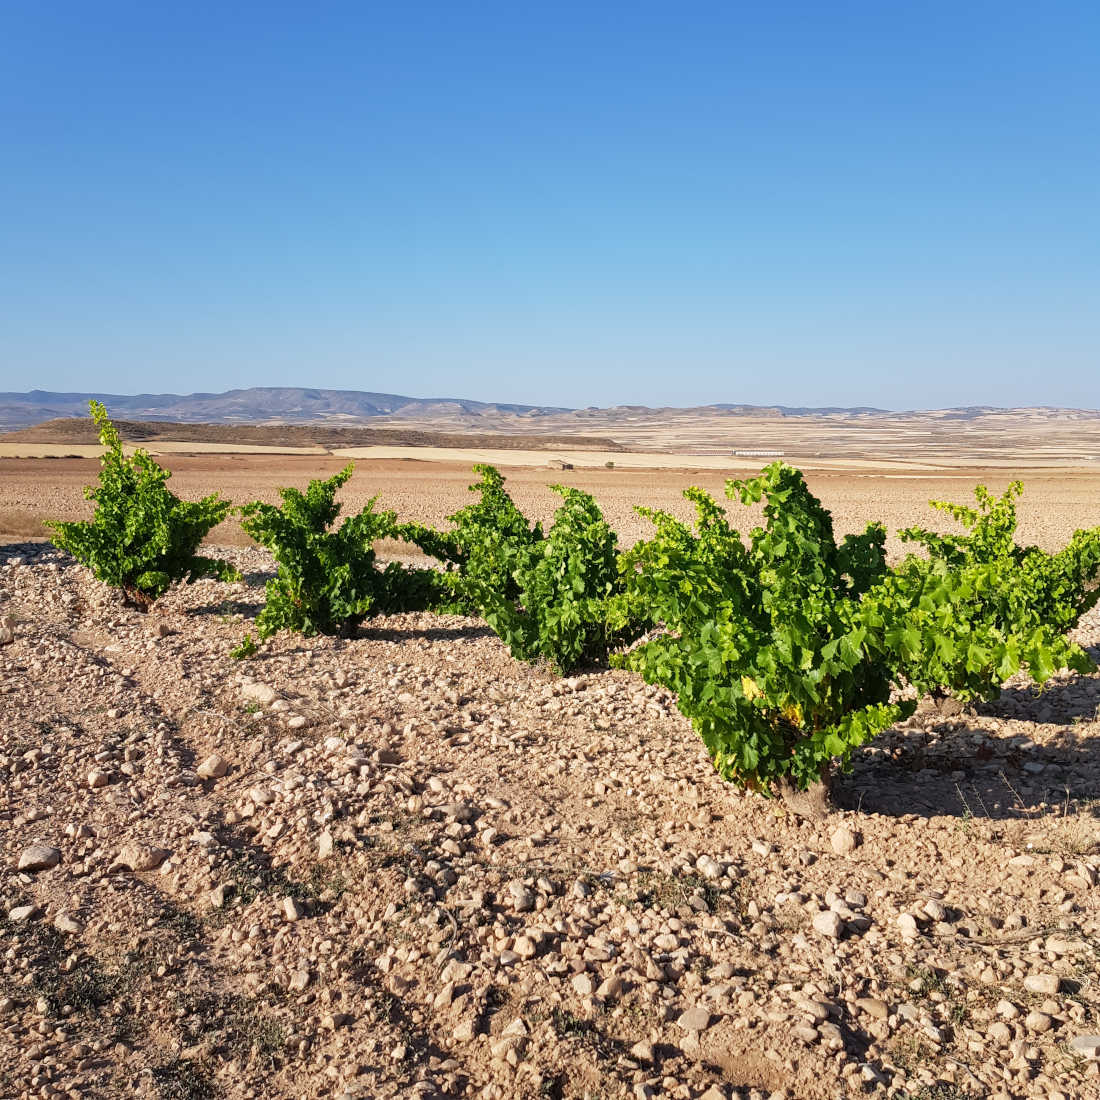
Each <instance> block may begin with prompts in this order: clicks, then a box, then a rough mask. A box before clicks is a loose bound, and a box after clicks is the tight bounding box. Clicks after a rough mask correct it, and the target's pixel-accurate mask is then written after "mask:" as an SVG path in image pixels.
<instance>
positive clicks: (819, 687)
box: [614, 463, 1097, 794]
mask: <svg viewBox="0 0 1100 1100" xmlns="http://www.w3.org/2000/svg"><path fill="white" fill-rule="evenodd" d="M726 491H727V495H728V496H730V497H731V498H735V499H739V500H740V501H741V502H742V503H745V504H749V503H754V502H756V501H758V500H760V499H761V498H763V499H764V500H765V502H766V503H765V506H764V515H765V521H766V522H765V525H764V526H763V527H758V528H756V529H755V530H754V531H753V532H752V534H751V537H750V539H749V543H748V545H747V546H746V545H745V544H744V543H743V542H742V540H741V537H740V535H739V534H738V533H737V531H735V530H734V529H733V528H731V527H730V526H729V524H728V521H727V520H726V517H725V514H724V512H723V511H722V509H721V508H720V507H719V505H718V504H717V503H716V502H715V501H714V500H713V499H712V498H711V497H709V496H708V495H707V494H706V493H704V492H702V491H701V490H699V489H690V490H688V492H687V494H685V495H687V496H688V497H689V498H690V499H691V500H693V501H694V503H695V505H696V510H697V513H698V518H697V521H696V524H695V529H694V530H692V529H691V528H688V527H687V526H686V525H684V524H682V523H680V521H678V520H677V519H675V518H674V517H672V516H670V515H667V514H665V513H661V512H648V511H645V510H642V511H643V514H645V515H648V516H650V518H651V519H653V521H654V523H655V525H656V528H657V532H656V536H655V537H654V538H653V539H651V540H649V541H646V542H642V543H639V544H638V545H636V546H635V547H634V548H633V549H632V550H630V551H629V552H628V553H626V554H625V555H623V559H622V569H623V573H624V576H625V578H626V581H627V593H626V596H625V597H624V598H623V600H622V602H621V604H620V606H622V607H624V608H626V609H628V610H630V611H632V612H634V613H638V612H639V611H641V610H642V609H648V610H649V614H650V617H651V620H652V621H653V622H655V623H660V624H661V625H663V627H664V628H665V631H666V633H663V634H662V635H660V636H658V637H657V638H655V639H653V640H651V641H649V642H647V643H646V644H645V645H642V646H640V647H638V648H637V649H635V650H633V651H631V652H628V653H627V654H625V655H622V656H619V657H617V658H615V661H614V663H617V664H619V665H621V666H622V667H626V668H631V669H634V670H635V671H637V672H640V673H641V674H642V676H643V677H645V679H646V680H648V681H649V682H651V683H660V684H663V685H665V686H666V687H668V688H670V689H671V690H673V691H674V692H676V694H677V698H678V704H679V706H680V709H681V710H682V711H683V713H684V714H685V715H687V717H689V718H690V719H691V720H692V722H693V724H694V725H695V727H696V729H697V730H698V731H699V733H700V734H701V735H702V738H703V741H704V743H705V744H706V746H707V748H708V750H709V751H710V753H711V755H712V757H713V758H714V761H715V764H716V766H717V767H718V769H719V771H720V772H721V773H722V775H724V776H725V777H726V778H728V779H731V780H733V781H734V782H736V783H738V784H741V785H743V786H746V787H749V788H751V789H754V790H757V791H760V792H761V793H765V794H768V793H773V792H774V791H775V790H776V789H777V788H778V789H782V788H783V787H784V786H785V785H786V784H788V783H791V784H793V785H794V786H796V787H799V788H806V787H807V786H809V785H811V784H813V783H815V782H816V781H818V780H821V779H827V778H828V775H829V773H830V771H831V769H833V768H835V767H841V768H843V767H845V766H846V765H847V764H848V762H849V760H850V757H851V753H852V751H853V750H854V749H855V748H856V747H857V746H858V745H860V744H862V743H864V742H865V741H867V740H868V739H869V738H871V737H873V736H875V735H876V734H878V733H880V732H881V731H883V730H884V729H886V728H887V727H888V726H890V725H892V724H893V723H894V722H896V721H897V720H898V719H899V718H902V717H904V716H905V715H906V714H908V713H911V712H912V710H913V708H914V707H915V701H914V700H913V699H912V698H909V699H904V698H900V697H899V694H898V693H899V692H902V693H908V694H909V695H910V696H911V695H912V694H913V692H912V691H911V689H913V688H915V689H916V691H917V693H924V692H929V691H931V692H944V691H954V692H956V693H958V694H959V695H960V696H961V697H962V698H966V699H970V698H977V697H981V698H988V697H991V696H993V695H996V694H997V692H998V691H999V690H1000V687H1001V685H1002V684H1003V682H1004V681H1005V680H1006V679H1008V677H1010V676H1011V675H1013V674H1014V673H1016V672H1018V671H1020V670H1021V669H1022V668H1026V670H1027V671H1028V672H1029V673H1030V675H1031V677H1032V678H1033V679H1034V680H1036V681H1038V682H1042V681H1045V680H1047V679H1048V678H1049V677H1050V676H1051V675H1052V674H1053V672H1054V671H1055V670H1056V669H1059V668H1065V667H1069V668H1073V669H1077V670H1080V671H1087V670H1089V669H1091V668H1092V667H1093V666H1092V662H1091V661H1090V660H1089V659H1088V656H1087V655H1086V654H1085V653H1084V651H1083V650H1081V649H1080V647H1078V646H1076V645H1074V644H1073V643H1071V642H1069V641H1068V640H1066V639H1065V638H1064V637H1063V636H1062V632H1063V631H1064V630H1065V629H1066V628H1067V627H1068V626H1070V625H1072V624H1073V623H1074V622H1076V619H1077V617H1078V616H1079V615H1080V614H1082V613H1083V612H1084V611H1085V610H1087V609H1088V608H1089V607H1091V606H1093V604H1094V603H1095V602H1096V594H1095V592H1094V591H1090V590H1089V587H1088V586H1089V583H1090V580H1089V578H1090V577H1094V576H1095V575H1096V571H1097V570H1096V567H1095V564H1094V562H1095V557H1094V555H1095V553H1096V550H1095V546H1096V543H1095V540H1094V537H1093V534H1092V533H1089V532H1079V533H1078V535H1077V536H1075V537H1074V540H1073V542H1072V543H1071V544H1070V546H1069V547H1067V548H1066V550H1064V551H1062V552H1061V553H1060V554H1055V555H1046V554H1044V553H1043V552H1041V551H1038V550H1035V549H1034V548H1027V549H1026V550H1018V549H1016V548H1014V546H1013V545H1011V534H1012V531H1014V529H1015V514H1014V511H1013V510H1012V509H1011V492H1010V494H1009V495H1007V496H1006V497H1005V498H1003V499H1002V500H1001V501H1000V502H997V504H994V503H993V502H992V500H991V498H989V496H988V494H985V495H983V493H984V490H979V504H980V505H981V506H982V511H981V512H974V511H972V510H965V509H956V508H955V507H954V506H948V507H949V508H950V510H952V514H954V515H956V517H957V518H961V519H963V521H964V522H965V523H966V524H967V526H968V527H971V528H973V535H972V536H971V537H970V538H969V539H967V538H963V537H955V538H953V539H950V540H940V537H939V536H932V535H929V534H928V533H927V532H907V533H906V534H907V537H910V538H915V539H920V540H922V541H924V542H925V545H926V546H927V547H928V549H929V551H930V557H929V558H919V557H917V556H915V555H909V556H908V557H907V558H906V559H905V560H904V561H903V562H902V563H901V564H900V565H899V566H898V567H896V568H894V569H890V568H888V567H887V565H886V558H885V554H884V551H883V544H884V535H885V532H884V529H883V528H882V527H881V525H878V524H872V525H871V526H869V527H868V528H867V529H866V531H864V532H863V533H862V534H860V535H850V536H848V537H847V538H845V539H844V540H843V542H841V543H840V544H837V542H836V541H835V539H834V537H833V529H832V521H831V518H830V516H829V513H828V512H827V511H826V510H825V509H824V508H823V507H822V506H821V504H820V503H819V502H818V501H817V500H816V498H814V497H813V496H812V494H811V493H810V492H809V490H808V488H807V487H806V484H805V482H804V480H803V479H802V475H801V474H800V473H799V472H798V471H797V470H794V469H792V468H791V467H788V466H785V465H784V464H782V463H774V464H773V465H771V466H769V467H767V468H766V469H765V470H764V471H763V472H762V473H761V474H760V475H759V476H758V477H755V478H751V479H748V480H746V481H731V482H729V483H728V484H727V490H726ZM1014 491H1015V490H1013V492H1014ZM1006 539H1007V541H1006ZM1029 590H1030V591H1031V592H1033V593H1034V603H1031V602H1029V596H1028V593H1029Z"/></svg>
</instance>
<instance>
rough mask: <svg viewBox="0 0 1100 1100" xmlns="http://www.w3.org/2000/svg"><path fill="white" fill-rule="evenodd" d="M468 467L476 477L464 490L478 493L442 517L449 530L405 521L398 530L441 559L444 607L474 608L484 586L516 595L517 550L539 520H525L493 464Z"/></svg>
mask: <svg viewBox="0 0 1100 1100" xmlns="http://www.w3.org/2000/svg"><path fill="white" fill-rule="evenodd" d="M474 473H475V474H477V475H478V480H477V481H476V482H475V483H474V484H473V485H471V486H470V492H473V493H478V494H479V496H478V499H477V500H476V501H474V502H473V503H472V504H468V505H467V506H466V507H465V508H462V509H460V510H459V511H457V512H455V513H454V515H452V516H449V517H448V520H449V522H450V524H451V528H450V530H448V531H437V530H435V529H434V528H432V527H425V526H421V525H419V524H413V523H406V524H403V525H402V526H401V529H400V534H401V537H403V538H406V539H408V540H409V541H410V542H413V543H415V544H416V545H417V546H418V547H419V548H420V549H421V550H423V551H424V553H425V554H428V555H429V556H431V557H434V558H438V559H439V560H440V561H441V562H443V563H444V567H445V569H446V572H445V573H444V580H443V584H444V586H445V589H446V591H448V592H449V593H450V600H449V603H450V606H449V607H447V608H446V609H447V610H453V611H458V612H470V613H473V614H479V613H480V611H481V604H482V602H483V598H482V593H483V592H484V591H489V592H494V593H497V594H498V595H499V596H500V598H501V599H502V600H511V601H515V600H517V599H518V598H519V585H518V583H517V581H516V579H515V577H514V576H513V573H514V571H515V569H516V568H517V566H518V565H519V559H520V555H521V553H522V552H523V551H524V550H526V549H528V548H530V547H531V546H533V545H535V544H536V543H538V542H539V541H541V539H542V537H543V536H542V526H541V524H539V523H537V522H535V523H529V522H528V520H527V518H526V517H525V516H524V514H523V513H522V512H521V511H520V510H519V509H518V508H517V507H516V505H515V502H514V501H513V500H512V498H511V497H510V496H509V495H508V491H507V490H506V489H505V488H504V478H503V477H502V476H501V474H500V471H499V470H497V469H496V468H495V467H493V466H489V465H485V464H478V465H476V466H474ZM440 610H443V608H440Z"/></svg>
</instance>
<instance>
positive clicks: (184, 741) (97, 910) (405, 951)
mask: <svg viewBox="0 0 1100 1100" xmlns="http://www.w3.org/2000/svg"><path fill="white" fill-rule="evenodd" d="M226 553H227V555H228V556H231V557H232V558H233V560H234V561H235V562H237V564H239V565H240V566H241V568H242V569H243V570H244V571H245V572H246V580H245V582H243V583H241V584H237V585H222V584H218V583H215V582H202V583H200V584H197V585H194V586H193V587H190V588H185V589H181V590H176V591H173V592H172V593H171V594H170V595H169V596H168V597H166V598H165V599H164V600H163V601H162V602H161V603H159V604H158V605H157V606H156V607H155V609H154V611H153V612H152V613H151V614H149V615H141V614H139V613H136V612H131V611H128V610H126V609H124V608H123V607H122V606H121V604H120V603H119V602H118V600H117V598H116V597H115V596H114V595H113V594H112V593H111V592H109V591H108V590H107V589H106V588H105V587H103V586H101V585H99V584H98V583H96V582H95V581H93V580H92V579H90V577H89V575H88V573H87V572H86V571H85V570H84V569H82V568H80V567H79V566H77V565H75V564H74V563H73V562H72V561H71V559H69V558H68V557H66V556H65V555H62V554H59V553H58V552H57V551H55V550H54V549H53V548H52V547H50V546H48V545H45V544H40V545H37V546H32V545H28V546H22V547H20V546H11V547H7V548H3V549H0V616H2V615H5V614H9V615H10V616H11V617H12V619H13V620H14V624H13V633H14V639H13V640H11V641H9V642H7V644H3V645H0V769H2V772H3V775H4V779H5V782H4V788H3V803H2V805H0V860H2V864H3V870H2V871H0V901H2V903H3V905H2V914H0V922H2V926H3V927H2V933H3V935H2V944H3V947H4V953H3V960H2V963H0V1095H2V1096H5V1097H8V1096H10V1097H23V1096H26V1097H30V1096H42V1097H48V1096H70V1097H85V1098H91V1097H118V1096H148V1097H156V1096H160V1097H184V1098H198V1097H216V1096H225V1097H234V1098H236V1097H321V1096H324V1097H329V1096H337V1097H339V1096H346V1097H355V1098H368V1097H370V1098H374V1097H420V1098H428V1097H464V1096H473V1097H486V1098H493V1097H495V1098H505V1097H523V1098H526V1097H532V1098H537V1097H576V1098H579V1097H586V1096H587V1097H593V1098H595V1097H658V1096H660V1097H675V1098H690V1097H705V1098H706V1100H717V1098H720V1097H724V1098H727V1100H729V1098H731V1097H734V1096H736V1097H741V1098H744V1097H772V1098H788V1100H800V1098H806V1100H814V1098H821V1100H826V1098H836V1097H847V1096H861V1095H867V1096H895V1097H912V1098H921V1100H950V1098H952V1097H964V1096H967V1097H968V1096H973V1097H999V1098H1002V1100H1003V1098H1004V1097H1044V1098H1048V1100H1055V1098H1058V1097H1061V1098H1063V1100H1071V1098H1084V1097H1095V1096H1098V1095H1100V1062H1098V1061H1097V1060H1096V1052H1097V1046H1098V1044H1100V1039H1097V1038H1096V1036H1097V1033H1098V1032H1100V977H1098V971H1100V887H1098V868H1100V820H1098V809H1100V754H1098V747H1100V723H1098V721H1097V717H1096V715H1097V707H1098V705H1100V677H1096V676H1093V677H1084V678H1081V677H1072V678H1064V679H1061V680H1058V681H1056V682H1055V683H1054V684H1053V685H1052V686H1051V687H1050V689H1049V690H1048V691H1047V692H1045V693H1044V694H1043V695H1041V696H1038V697H1036V696H1035V695H1034V694H1033V693H1032V692H1031V691H1030V690H1029V689H1028V687H1027V686H1026V685H1025V684H1023V683H1018V684H1013V685H1011V686H1010V688H1009V690H1008V691H1007V692H1006V693H1005V695H1004V697H1003V698H1002V699H1001V700H1000V701H999V702H997V703H996V704H994V705H990V706H987V707H983V708H980V709H979V710H978V711H977V712H976V713H964V714H959V715H955V716H952V717H948V716H945V715H944V714H941V713H939V712H935V711H932V710H930V709H924V710H922V711H920V712H918V715H917V717H916V718H914V719H913V720H911V721H909V722H908V723H906V724H905V725H904V726H902V727H899V728H896V729H894V730H892V731H890V732H889V733H888V734H887V735H886V736H884V737H883V738H881V739H880V740H878V741H877V742H875V743H874V745H873V746H872V747H871V748H869V749H868V750H867V751H865V752H864V753H863V754H862V755H861V756H860V757H859V759H858V761H857V764H856V768H855V771H854V773H853V774H852V775H851V776H849V777H847V778H845V779H844V780H843V781H842V782H841V783H840V784H839V786H838V789H837V792H836V793H837V799H838V802H839V806H840V808H839V809H838V810H837V811H836V812H835V813H834V814H833V815H832V816H831V817H830V818H829V819H828V820H827V821H825V822H813V821H804V820H801V819H799V818H796V817H793V816H791V815H790V814H789V813H788V812H787V811H785V810H784V809H783V807H781V806H779V805H776V804H774V803H770V802H766V801H763V800H761V799H758V798H755V797H750V796H739V795H738V794H736V793H735V792H734V791H732V790H731V789H730V788H729V787H728V786H726V785H724V784H723V783H722V782H721V781H720V780H719V779H718V778H717V777H716V776H715V774H714V773H713V770H712V768H711V767H710V765H709V763H708V760H707V758H706V755H705V753H704V751H703V748H702V745H701V743H700V742H699V740H698V738H697V737H696V736H695V734H694V733H693V732H692V730H691V728H690V726H689V725H688V723H687V722H686V721H685V720H684V719H682V718H681V717H680V715H679V714H678V712H677V711H676V709H675V706H674V705H673V701H672V700H671V699H670V697H669V696H668V695H667V694H666V693H664V692H662V691H659V690H655V689H651V688H648V687H646V686H645V685H643V684H642V683H641V682H640V681H639V680H637V679H636V678H633V677H631V676H630V675H628V674H626V673H621V672H600V671H594V672H591V673H589V674H587V675H584V676H580V677H577V678H575V679H570V680H566V681H556V680H553V679H551V678H549V677H548V676H547V675H546V674H545V673H544V672H542V671H540V670H538V669H533V668H529V667H527V666H525V665H521V664H517V663H516V662H514V661H513V660H511V658H510V657H509V656H508V654H507V652H506V651H505V649H504V648H503V646H502V645H501V644H500V643H499V642H498V641H497V640H496V639H495V638H494V637H493V636H492V635H490V634H489V633H488V632H487V631H486V630H485V629H484V627H483V625H482V624H480V623H479V622H477V621H475V620H470V619H460V618H439V617H434V616H427V615H425V616H417V615H406V616H396V617H392V618H389V619H384V620H379V621H376V622H374V623H373V624H370V625H369V627H368V628H365V629H364V630H362V631H361V632H360V635H359V637H357V638H356V639H354V640H350V641H337V640H333V639H327V638H326V639H302V638H297V637H286V636H284V637H280V638H278V639H277V640H276V641H275V642H274V643H273V644H272V645H271V646H270V647H269V648H268V649H267V650H265V652H264V653H263V655H262V656H261V657H259V658H257V659H255V660H252V661H250V662H246V663H244V664H240V665H234V664H232V663H231V662H230V661H229V660H228V659H227V656H226V655H227V652H228V650H229V649H230V647H231V646H232V645H233V644H234V643H235V642H237V641H238V640H239V639H240V637H241V636H242V635H243V633H244V631H245V627H246V622H247V620H248V619H249V618H251V617H252V616H253V615H254V614H255V612H256V610H257V609H258V606H259V603H260V601H261V600H262V590H261V588H260V587H259V585H260V584H261V583H262V581H263V579H264V574H265V571H266V570H269V569H270V560H269V559H268V558H266V557H265V556H264V555H263V554H261V553H260V552H258V551H255V550H239V549H236V550H230V551H227V552H226ZM5 637H6V634H5V633H4V631H3V628H2V627H0V640H2V639H3V638H5ZM1079 637H1080V640H1082V641H1083V642H1084V643H1085V644H1089V645H1093V646H1095V645H1096V643H1097V642H1098V641H1100V618H1098V617H1097V616H1096V615H1095V614H1093V615H1091V616H1090V617H1089V619H1088V620H1087V621H1086V622H1085V623H1084V624H1082V628H1081V630H1080V632H1079ZM1093 653H1094V655H1098V651H1097V650H1095V649H1094V650H1093Z"/></svg>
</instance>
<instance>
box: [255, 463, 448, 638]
mask: <svg viewBox="0 0 1100 1100" xmlns="http://www.w3.org/2000/svg"><path fill="white" fill-rule="evenodd" d="M353 469H354V467H353V466H351V465H348V466H346V467H344V469H343V470H341V471H340V472H339V473H338V474H334V475H333V476H332V477H330V478H328V479H327V480H324V481H321V480H319V479H315V480H313V481H311V482H310V483H309V487H308V488H307V489H306V491H305V492H304V493H303V492H301V491H300V490H298V489H293V488H288V489H280V490H279V495H280V496H281V497H282V500H283V503H282V506H281V507H278V506H276V505H273V504H264V503H262V502H261V501H253V502H252V503H251V504H246V505H244V507H243V508H241V516H242V519H241V526H242V527H243V528H244V530H245V531H246V532H247V534H249V535H251V536H252V538H254V539H255V540H256V541H257V542H258V543H259V544H260V545H261V546H265V547H267V549H268V550H270V551H271V554H272V556H273V557H274V558H275V563H276V565H277V566H278V571H277V573H276V575H275V576H274V577H273V578H272V579H271V580H270V581H268V582H267V587H266V597H267V602H266V604H265V606H264V608H263V610H262V611H261V612H260V614H259V616H258V617H257V619H256V633H257V636H258V639H259V640H260V641H263V640H264V639H265V638H269V637H270V636H271V635H273V634H275V633H277V632H278V631H280V630H294V631H298V632H299V633H302V634H307V635H308V634H318V633H320V634H339V635H342V636H344V637H350V636H352V635H353V634H354V633H355V630H356V629H357V628H358V627H359V625H360V624H361V623H362V622H363V621H364V620H365V619H367V618H368V617H370V616H373V615H380V614H388V613H390V612H395V611H410V610H423V609H425V608H427V607H429V606H431V605H433V604H434V603H435V602H437V601H438V600H439V598H440V587H439V583H438V576H439V575H438V574H437V573H435V572H434V571H432V570H429V569H411V568H408V567H406V566H404V565H401V564H400V563H399V562H390V563H388V564H387V565H386V566H385V567H384V568H378V566H377V563H376V553H375V549H374V543H375V542H376V541H377V540H378V539H385V538H397V537H400V535H401V529H400V527H399V525H398V524H397V523H396V517H395V514H394V513H393V512H388V511H382V512H376V511H375V510H374V504H375V501H376V500H377V497H373V498H371V500H370V501H368V502H367V505H366V507H365V508H363V510H362V511H361V512H360V513H359V514H358V515H356V516H348V517H347V518H346V519H345V520H344V522H343V523H342V524H341V525H340V527H339V528H338V529H336V530H334V531H333V530H329V528H330V527H331V526H332V524H333V522H334V521H335V520H336V517H337V516H338V515H339V514H340V505H339V504H338V503H337V502H336V493H337V490H339V488H340V487H341V486H342V485H344V484H345V483H346V482H347V480H348V479H349V478H350V477H351V475H352V471H353ZM255 648H256V643H255V641H254V640H253V638H252V636H251V635H248V636H247V637H246V638H245V640H244V641H243V642H242V643H241V645H240V646H239V647H238V648H237V649H235V650H234V651H233V655H234V656H235V657H245V656H249V655H251V654H252V653H253V652H255Z"/></svg>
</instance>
